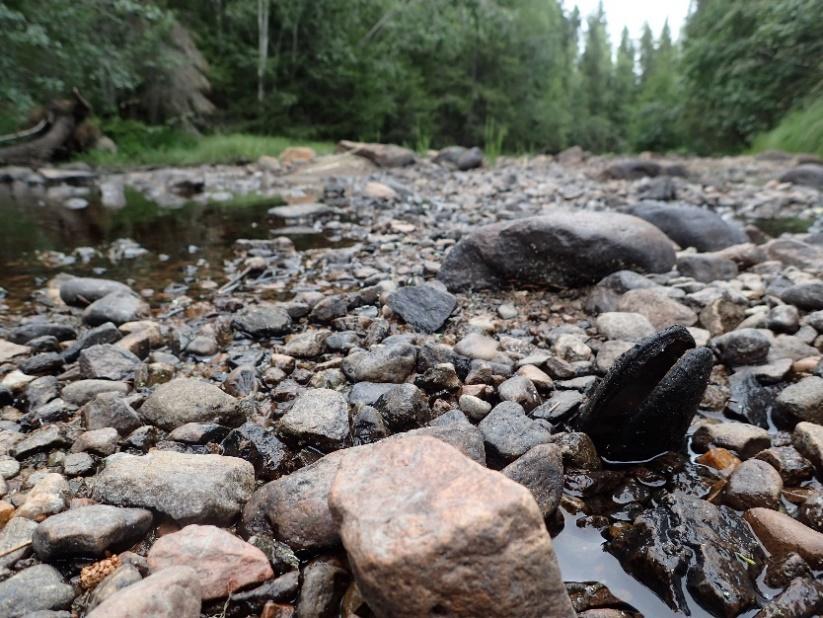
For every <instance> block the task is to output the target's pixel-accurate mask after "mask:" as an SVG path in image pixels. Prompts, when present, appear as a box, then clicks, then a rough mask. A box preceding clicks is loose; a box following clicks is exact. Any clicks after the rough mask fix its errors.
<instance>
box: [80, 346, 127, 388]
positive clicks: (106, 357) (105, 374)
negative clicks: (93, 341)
mask: <svg viewBox="0 0 823 618" xmlns="http://www.w3.org/2000/svg"><path fill="white" fill-rule="evenodd" d="M139 364H140V359H139V358H138V357H137V356H135V355H134V354H132V353H131V352H129V351H128V350H124V349H123V348H119V347H117V346H115V345H112V344H110V343H103V344H100V345H93V346H91V347H90V348H86V349H85V350H83V351H82V352H80V356H79V357H78V367H79V368H80V375H81V376H83V377H84V378H90V379H91V378H93V379H104V380H127V379H130V378H132V377H133V376H134V372H135V370H136V369H137V366H138V365H139Z"/></svg>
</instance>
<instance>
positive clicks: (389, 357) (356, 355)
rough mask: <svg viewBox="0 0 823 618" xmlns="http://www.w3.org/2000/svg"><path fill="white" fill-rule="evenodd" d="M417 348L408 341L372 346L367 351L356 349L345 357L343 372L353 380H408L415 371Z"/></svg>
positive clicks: (400, 381)
mask: <svg viewBox="0 0 823 618" xmlns="http://www.w3.org/2000/svg"><path fill="white" fill-rule="evenodd" d="M416 362H417V350H416V348H415V347H414V346H412V345H409V344H407V343H397V344H392V345H376V346H372V347H371V349H370V350H369V351H368V352H367V351H364V350H360V351H355V352H352V353H351V354H349V355H348V356H347V357H346V358H344V359H343V365H342V369H343V373H344V374H346V377H347V378H348V379H349V380H351V381H352V382H383V383H386V382H392V383H396V384H400V383H402V382H405V381H406V378H407V377H409V374H411V373H412V371H414V366H415V363H416Z"/></svg>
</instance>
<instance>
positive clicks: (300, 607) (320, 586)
mask: <svg viewBox="0 0 823 618" xmlns="http://www.w3.org/2000/svg"><path fill="white" fill-rule="evenodd" d="M350 579H351V577H350V576H349V573H348V572H347V571H346V570H345V569H344V568H342V566H341V565H340V564H339V563H338V562H337V561H334V560H323V559H316V560H312V561H311V562H309V563H308V564H307V565H306V566H305V567H304V568H303V585H302V586H300V595H299V596H298V598H297V616H298V618H325V617H327V616H328V617H332V616H336V615H339V614H340V601H341V599H342V598H343V595H344V594H345V592H346V588H347V587H348V584H349V581H350Z"/></svg>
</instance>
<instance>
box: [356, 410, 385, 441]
mask: <svg viewBox="0 0 823 618" xmlns="http://www.w3.org/2000/svg"><path fill="white" fill-rule="evenodd" d="M351 425H352V442H353V444H354V445H355V446H360V445H361V444H371V443H372V442H377V441H378V440H382V439H383V438H385V437H386V436H388V435H389V430H388V429H387V428H386V424H385V423H384V422H383V417H382V416H381V414H380V412H379V411H378V410H377V409H376V408H373V407H371V406H365V405H364V406H361V407H360V409H358V410H357V412H356V413H355V415H354V418H352V423H351Z"/></svg>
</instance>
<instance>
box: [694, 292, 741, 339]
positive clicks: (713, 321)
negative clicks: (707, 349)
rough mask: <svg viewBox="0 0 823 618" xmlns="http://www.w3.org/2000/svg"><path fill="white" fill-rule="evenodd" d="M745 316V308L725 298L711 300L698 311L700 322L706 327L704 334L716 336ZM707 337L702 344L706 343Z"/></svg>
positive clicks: (734, 326)
mask: <svg viewBox="0 0 823 618" xmlns="http://www.w3.org/2000/svg"><path fill="white" fill-rule="evenodd" d="M745 317H746V312H745V308H744V307H743V306H742V305H739V304H737V303H735V302H733V301H731V300H728V299H726V298H718V299H716V300H713V301H712V302H710V303H709V304H708V305H706V306H705V307H703V309H701V311H700V315H699V320H700V324H701V325H702V326H704V327H705V328H706V331H708V332H706V331H704V332H706V334H707V335H710V336H715V337H716V336H718V335H722V334H723V333H726V332H728V331H730V330H733V329H735V328H737V327H738V325H740V323H741V322H743V320H744V319H745ZM707 343H708V339H707V340H706V341H705V342H704V343H703V344H702V345H706V344H707Z"/></svg>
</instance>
